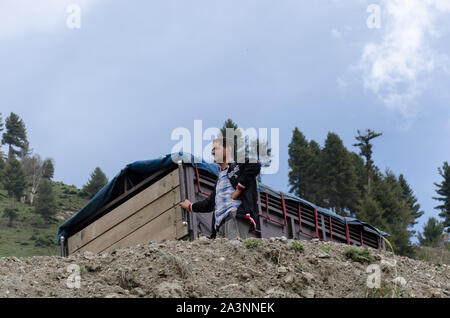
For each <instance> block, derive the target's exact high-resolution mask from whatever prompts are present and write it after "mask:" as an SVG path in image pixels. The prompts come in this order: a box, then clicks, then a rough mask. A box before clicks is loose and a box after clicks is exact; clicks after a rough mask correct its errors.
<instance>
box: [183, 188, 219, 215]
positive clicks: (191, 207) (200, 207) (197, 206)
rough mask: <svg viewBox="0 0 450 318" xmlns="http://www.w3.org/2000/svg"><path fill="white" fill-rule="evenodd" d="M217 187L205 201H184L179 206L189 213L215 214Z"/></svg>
mask: <svg viewBox="0 0 450 318" xmlns="http://www.w3.org/2000/svg"><path fill="white" fill-rule="evenodd" d="M215 198H216V187H215V186H214V190H213V192H212V193H211V195H210V196H209V197H207V198H206V199H204V200H201V201H198V202H195V203H192V202H191V201H189V200H184V202H181V203H180V204H179V205H180V206H181V207H182V208H183V209H186V210H187V211H189V212H199V213H209V212H213V211H214V208H215V205H216V199H215Z"/></svg>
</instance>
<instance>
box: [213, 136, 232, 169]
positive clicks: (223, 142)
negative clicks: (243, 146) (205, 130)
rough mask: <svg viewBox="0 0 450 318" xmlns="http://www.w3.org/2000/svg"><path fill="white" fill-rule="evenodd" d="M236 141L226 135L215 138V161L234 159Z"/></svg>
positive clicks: (222, 161)
mask: <svg viewBox="0 0 450 318" xmlns="http://www.w3.org/2000/svg"><path fill="white" fill-rule="evenodd" d="M233 153H234V143H233V140H232V139H230V138H226V137H219V138H216V139H214V141H213V145H212V150H211V154H212V155H213V156H214V162H216V163H224V162H229V161H230V160H232V159H233Z"/></svg>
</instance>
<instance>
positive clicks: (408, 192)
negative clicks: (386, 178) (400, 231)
mask: <svg viewBox="0 0 450 318" xmlns="http://www.w3.org/2000/svg"><path fill="white" fill-rule="evenodd" d="M398 183H399V185H400V187H401V188H402V190H403V194H402V196H401V198H402V199H403V200H406V202H407V204H408V207H409V209H410V211H411V214H410V217H411V220H412V222H411V223H410V224H409V225H408V227H413V226H414V225H416V224H417V222H418V221H417V219H418V218H420V217H421V216H422V215H423V214H424V211H421V210H420V204H418V203H417V198H416V196H415V195H414V192H413V190H412V189H411V187H410V185H409V184H408V182H407V181H406V179H405V177H404V176H403V174H400V176H399V177H398ZM410 232H411V234H412V235H415V234H416V231H412V230H411V231H410Z"/></svg>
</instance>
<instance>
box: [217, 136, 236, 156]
mask: <svg viewBox="0 0 450 318" xmlns="http://www.w3.org/2000/svg"><path fill="white" fill-rule="evenodd" d="M213 143H218V144H221V145H222V147H224V148H226V147H228V146H230V147H231V155H233V151H234V140H233V139H231V138H227V137H218V138H216V139H214V141H213Z"/></svg>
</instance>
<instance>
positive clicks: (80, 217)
mask: <svg viewBox="0 0 450 318" xmlns="http://www.w3.org/2000/svg"><path fill="white" fill-rule="evenodd" d="M178 160H182V162H183V163H191V164H192V165H193V166H194V156H193V155H191V154H189V153H182V152H180V153H174V154H167V155H165V156H163V157H160V158H158V159H153V160H144V161H136V162H133V163H130V164H128V165H126V166H125V168H123V169H122V170H121V171H120V172H119V173H118V174H117V175H116V176H115V177H114V178H113V179H112V180H111V181H109V183H108V184H106V185H105V186H104V187H103V188H102V189H101V190H100V191H99V192H98V193H97V194H96V195H95V196H94V197H93V198H92V199H91V200H90V201H89V202H88V203H86V205H85V206H84V207H83V208H82V209H81V210H80V211H78V213H77V214H75V215H74V216H73V217H71V218H70V219H68V220H67V221H66V222H64V223H63V224H62V225H61V226H60V227H59V230H58V235H57V243H58V244H60V238H61V236H64V237H70V236H71V235H73V234H75V233H73V232H72V231H71V230H72V229H74V228H76V227H77V226H78V225H79V224H80V223H82V222H83V221H84V220H85V219H87V218H88V217H89V216H90V215H92V214H93V213H95V212H96V211H97V210H99V209H101V208H102V207H104V206H105V205H107V204H108V203H109V202H111V201H113V200H114V199H115V198H117V197H118V196H119V195H120V194H121V193H120V192H119V191H120V189H121V187H122V184H121V183H120V182H119V179H120V178H121V177H122V176H124V175H125V173H127V174H135V175H139V176H140V179H142V180H143V179H145V178H147V177H149V176H151V175H152V174H154V173H155V172H157V171H159V170H161V169H164V168H166V167H168V166H169V165H171V164H174V163H175V162H178ZM196 161H197V167H198V169H201V170H205V171H207V172H209V173H211V174H214V175H216V176H217V175H218V173H219V168H218V165H217V164H215V163H208V162H206V161H204V160H201V161H199V160H196ZM258 191H260V192H264V193H269V194H271V195H274V196H276V197H279V198H280V197H281V196H280V193H279V192H278V191H275V190H273V189H272V188H270V187H268V186H266V185H264V184H258ZM283 197H284V198H285V199H286V200H292V201H297V202H302V203H304V204H306V205H309V206H310V207H312V208H313V209H314V204H312V203H310V202H308V201H306V200H304V199H302V198H299V197H297V196H295V195H293V194H290V193H286V194H284V193H283ZM317 211H318V212H319V213H322V214H324V215H327V216H328V215H329V216H331V217H332V218H334V219H335V220H338V221H340V222H342V223H345V220H344V218H343V217H342V216H340V215H338V214H336V213H334V212H333V211H330V210H327V209H324V208H321V207H318V208H317ZM347 223H348V224H358V225H362V226H364V229H365V230H366V231H369V232H372V233H375V234H377V235H379V236H388V234H386V233H384V232H382V231H380V230H378V229H376V228H375V227H373V226H371V225H370V224H368V223H365V222H361V221H359V220H357V219H355V218H347Z"/></svg>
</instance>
